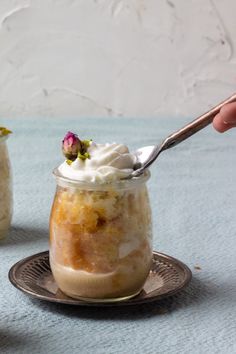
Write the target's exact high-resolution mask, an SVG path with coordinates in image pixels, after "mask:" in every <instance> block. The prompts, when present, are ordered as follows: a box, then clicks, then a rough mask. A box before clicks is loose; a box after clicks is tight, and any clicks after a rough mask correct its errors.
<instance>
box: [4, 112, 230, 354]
mask: <svg viewBox="0 0 236 354" xmlns="http://www.w3.org/2000/svg"><path fill="white" fill-rule="evenodd" d="M187 122H188V119H177V118H176V119H168V118H165V119H162V118H160V119H157V120H154V119H143V120H142V119H138V120H137V119H113V120H108V119H98V120H95V119H83V120H82V119H80V120H79V119H78V120H72V119H65V120H56V119H38V120H33V119H32V120H30V119H25V120H24V119H17V120H2V121H1V125H4V124H5V125H6V126H8V127H9V128H10V129H12V130H13V131H14V134H13V135H12V136H11V137H10V139H9V141H8V146H9V151H10V154H11V161H12V166H13V173H14V218H13V222H12V228H11V230H10V234H9V236H8V238H7V239H6V240H5V241H3V242H1V243H0V259H1V263H0V284H1V291H0V311H1V316H0V352H1V353H29V354H34V353H37V354H38V353H44V354H46V353H55V354H60V353H63V354H66V353H68V354H73V353H80V354H87V353H88V354H90V353H95V354H109V353H115V354H119V353H121V354H124V353H134V354H136V353H140V354H143V353H147V354H149V353H150V354H151V353H153V354H156V353H168V354H171V353H181V354H185V353H186V354H189V353H191V354H194V353H204V354H205V353H210V354H213V353H224V354H227V353H236V339H235V328H236V306H235V305H236V256H235V255H236V215H235V210H236V157H235V156H236V130H232V131H230V132H228V133H226V134H223V135H220V134H218V133H216V132H215V131H213V128H212V127H208V128H206V129H205V130H204V131H202V132H199V133H198V134H196V135H195V136H194V137H191V138H190V139H188V140H187V141H185V142H184V143H182V144H180V145H178V146H177V147H175V148H173V149H170V150H168V151H165V152H163V153H162V154H161V156H160V158H159V159H158V161H157V162H156V163H155V165H154V166H153V167H152V169H151V171H152V177H151V180H150V182H149V191H150V195H151V202H152V209H153V221H154V249H156V250H159V251H161V252H164V253H167V254H169V255H172V256H174V257H176V258H178V259H180V260H182V261H183V262H185V263H186V264H187V265H188V266H189V267H190V269H191V270H192V272H193V280H192V282H191V284H190V286H189V287H188V288H187V289H186V290H185V291H183V292H182V293H181V294H179V295H178V296H175V297H174V298H171V299H168V300H166V301H162V302H161V303H153V304H149V305H145V306H137V307H130V308H128V307H124V308H94V307H92V308H87V307H86V308H82V307H72V306H66V305H56V304H50V303H47V302H41V301H37V300H35V299H31V298H29V297H27V296H26V295H24V294H23V293H21V292H20V291H18V290H17V289H15V288H14V287H13V286H12V285H11V284H10V283H9V281H8V270H9V268H10V267H11V266H12V265H13V264H14V263H15V262H17V261H18V260H20V259H22V258H23V257H26V256H29V255H31V254H34V253H38V252H40V251H44V250H46V249H48V219H49V212H50V207H51V203H52V199H53V196H54V190H55V182H54V180H53V178H52V174H51V171H52V169H53V168H54V167H55V166H56V165H58V164H59V163H60V162H61V161H62V156H61V153H60V144H61V139H62V137H63V135H64V134H65V132H66V131H67V130H72V131H77V132H78V133H79V134H80V135H81V136H82V137H83V138H93V140H95V141H97V142H106V141H110V142H114V141H116V142H123V143H126V144H127V145H129V147H130V148H131V149H134V148H137V147H140V146H145V145H151V144H154V143H157V142H160V141H161V140H162V138H164V137H165V136H166V135H168V134H170V133H171V132H172V131H174V130H176V129H177V128H179V127H181V126H182V125H183V124H185V123H187ZM196 266H197V267H196ZM199 267H200V268H201V269H196V268H199Z"/></svg>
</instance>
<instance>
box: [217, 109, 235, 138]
mask: <svg viewBox="0 0 236 354" xmlns="http://www.w3.org/2000/svg"><path fill="white" fill-rule="evenodd" d="M213 127H214V128H215V129H216V130H217V131H218V132H220V133H223V132H225V131H227V130H229V129H231V128H233V127H236V103H230V104H227V105H225V106H223V107H222V108H221V110H220V113H218V114H217V115H216V116H215V118H214V120H213Z"/></svg>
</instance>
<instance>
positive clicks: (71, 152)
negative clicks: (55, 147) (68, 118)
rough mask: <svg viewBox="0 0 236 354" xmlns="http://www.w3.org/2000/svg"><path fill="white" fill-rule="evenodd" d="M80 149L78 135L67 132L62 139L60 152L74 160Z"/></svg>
mask: <svg viewBox="0 0 236 354" xmlns="http://www.w3.org/2000/svg"><path fill="white" fill-rule="evenodd" d="M81 149H82V144H81V141H80V139H79V138H78V136H77V135H76V134H74V133H72V132H68V133H67V134H66V136H65V137H64V139H63V141H62V152H63V154H64V155H65V157H66V158H67V159H69V160H72V161H74V160H75V159H76V158H77V155H78V153H79V152H80V151H81Z"/></svg>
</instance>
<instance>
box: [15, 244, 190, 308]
mask: <svg viewBox="0 0 236 354" xmlns="http://www.w3.org/2000/svg"><path fill="white" fill-rule="evenodd" d="M191 277H192V273H191V271H190V269H189V268H188V267H187V266H186V265H185V264H183V263H182V262H180V261H179V260H177V259H175V258H173V257H170V256H167V255H165V254H163V253H159V252H153V264H152V268H151V271H150V273H149V276H148V278H147V281H146V283H145V284H144V287H143V290H142V291H141V293H140V294H139V295H137V296H135V297H134V298H132V299H129V300H125V301H121V302H109V303H104V302H102V303H101V302H88V301H83V300H75V299H72V298H70V297H68V296H66V295H65V294H63V293H62V292H61V291H60V289H58V287H57V285H56V283H55V280H54V278H53V275H52V272H51V269H50V265H49V252H48V251H46V252H41V253H38V254H35V255H33V256H30V257H27V258H25V259H22V260H21V261H19V262H18V263H16V264H15V265H14V266H13V267H12V268H11V269H10V271H9V280H10V282H11V283H12V284H13V285H14V286H15V287H16V288H18V289H19V290H21V291H23V292H24V293H26V294H28V295H31V296H33V297H35V298H37V299H41V300H47V301H51V302H57V303H63V304H70V305H80V306H94V305H95V306H121V305H122V306H124V305H137V304H142V303H146V302H151V301H157V300H160V299H163V298H165V297H167V296H170V295H173V294H176V293H177V292H178V291H180V290H181V289H183V288H184V287H185V286H186V285H187V284H188V283H189V281H190V280H191Z"/></svg>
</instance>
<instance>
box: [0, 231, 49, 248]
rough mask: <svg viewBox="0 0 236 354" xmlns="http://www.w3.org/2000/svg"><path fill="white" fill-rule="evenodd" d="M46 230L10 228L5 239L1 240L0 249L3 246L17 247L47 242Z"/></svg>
mask: <svg viewBox="0 0 236 354" xmlns="http://www.w3.org/2000/svg"><path fill="white" fill-rule="evenodd" d="M48 237H49V236H48V230H46V229H42V228H37V227H35V228H33V227H27V226H26V227H25V226H12V227H11V228H10V230H9V233H8V235H7V236H6V238H5V239H3V240H1V248H3V247H4V246H6V247H8V246H14V247H15V246H17V245H23V244H26V243H27V244H29V243H35V241H39V240H42V239H44V240H48Z"/></svg>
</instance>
